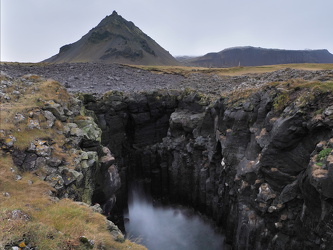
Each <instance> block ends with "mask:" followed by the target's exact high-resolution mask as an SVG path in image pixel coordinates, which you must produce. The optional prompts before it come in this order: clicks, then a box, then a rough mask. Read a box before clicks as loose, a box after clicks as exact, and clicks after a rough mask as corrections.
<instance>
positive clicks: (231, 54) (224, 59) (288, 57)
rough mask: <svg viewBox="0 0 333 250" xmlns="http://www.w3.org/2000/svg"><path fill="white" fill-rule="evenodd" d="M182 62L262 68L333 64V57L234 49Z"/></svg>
mask: <svg viewBox="0 0 333 250" xmlns="http://www.w3.org/2000/svg"><path fill="white" fill-rule="evenodd" d="M181 62H182V63H183V64H185V65H188V66H199V67H216V68H219V67H235V66H239V65H240V66H261V65H273V64H289V63H333V55H332V54H331V53H330V52H329V51H328V50H326V49H322V50H282V49H264V48H256V47H251V46H247V47H234V48H228V49H225V50H222V51H220V52H217V53H208V54H206V55H204V56H201V57H195V58H189V59H185V60H184V58H181Z"/></svg>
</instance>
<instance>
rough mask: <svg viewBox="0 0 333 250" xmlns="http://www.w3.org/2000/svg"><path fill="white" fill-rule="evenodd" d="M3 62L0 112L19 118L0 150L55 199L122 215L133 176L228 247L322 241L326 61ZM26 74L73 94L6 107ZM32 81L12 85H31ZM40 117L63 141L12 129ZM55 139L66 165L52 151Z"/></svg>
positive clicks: (332, 109) (313, 245)
mask: <svg viewBox="0 0 333 250" xmlns="http://www.w3.org/2000/svg"><path fill="white" fill-rule="evenodd" d="M1 66H2V67H1V70H2V71H3V72H5V74H7V75H8V76H6V75H5V76H3V77H4V78H3V79H4V81H2V85H1V86H2V88H1V93H0V95H1V102H2V103H4V104H3V106H1V108H2V112H4V110H5V111H6V114H8V115H7V116H6V117H10V120H8V121H14V120H17V121H18V124H21V125H20V126H22V127H15V126H14V127H13V126H9V125H7V126H9V127H8V128H3V127H2V134H3V137H2V141H1V143H2V152H3V154H4V155H7V158H8V159H12V160H13V164H14V165H15V166H16V168H17V170H16V171H19V173H21V172H29V173H33V174H34V175H36V176H38V177H39V178H42V179H43V180H46V181H47V182H48V183H50V185H52V187H53V188H54V195H55V196H57V197H58V198H64V197H68V198H71V199H74V200H77V201H85V202H86V203H88V204H89V205H93V204H95V203H98V204H100V205H101V207H102V208H103V209H104V213H105V214H107V215H109V211H111V215H110V217H109V218H110V219H112V220H113V221H116V222H118V223H120V224H121V217H119V216H117V215H118V212H121V211H122V209H123V208H125V207H126V203H127V187H128V184H129V183H130V181H131V180H133V179H137V178H140V179H144V180H145V181H146V182H147V184H148V185H149V186H150V187H151V191H152V194H153V195H154V197H155V198H158V199H163V200H165V201H169V202H175V203H182V204H185V205H189V206H192V207H194V208H195V209H196V210H198V211H201V212H202V213H205V214H206V215H208V216H210V217H211V218H213V219H214V220H215V221H216V222H217V223H218V225H219V226H220V227H221V228H222V229H223V230H224V232H225V234H226V237H227V243H228V244H229V245H231V246H232V248H233V249H239V250H241V249H242V250H243V249H257V250H264V249H276V250H277V249H330V247H331V245H332V243H333V237H332V235H333V231H332V228H333V217H332V210H333V203H332V198H333V188H332V187H333V179H332V173H331V172H332V169H331V168H332V167H333V158H332V156H333V154H332V150H333V141H332V140H333V134H332V129H333V94H332V93H333V71H332V70H319V71H302V70H294V69H283V70H279V71H275V72H270V73H262V74H249V75H240V76H219V75H204V74H201V73H198V72H196V71H193V73H192V74H189V75H188V76H187V77H184V76H183V75H167V74H153V73H151V72H148V71H144V70H142V69H138V68H131V67H127V66H119V65H113V64H112V65H100V64H88V63H84V64H58V65H15V64H2V65H1ZM26 74H40V75H42V76H43V77H46V78H49V77H52V78H54V79H56V80H57V81H59V82H61V83H62V84H63V85H64V86H66V88H67V90H69V91H70V92H72V93H73V95H74V96H76V99H73V100H72V99H70V98H69V97H68V99H67V101H65V100H64V99H63V97H64V96H66V94H65V93H66V91H65V89H64V88H62V91H59V90H57V89H54V90H53V91H52V89H51V86H59V85H57V84H56V83H54V82H53V83H52V84H51V83H50V82H48V83H47V84H49V85H47V86H49V87H50V89H49V91H52V92H55V93H57V95H58V98H55V97H53V102H50V101H46V97H43V95H41V96H36V98H37V99H36V100H35V101H37V104H38V105H37V108H36V109H33V110H29V109H28V110H26V111H25V112H24V113H22V112H11V111H9V110H10V109H8V107H9V106H11V105H13V104H15V102H16V101H15V100H18V101H19V100H22V99H24V98H21V99H20V96H21V94H23V93H24V92H25V91H27V90H24V89H25V88H26V87H22V85H20V86H21V87H18V88H11V87H10V86H11V84H10V83H11V81H12V80H11V78H10V77H18V76H22V75H26ZM33 78H34V77H32V75H28V77H25V78H22V79H23V80H19V82H21V83H22V84H23V86H24V85H26V86H30V85H31V86H32V89H30V90H29V91H34V93H35V92H36V93H37V92H38V91H37V89H33V87H34V85H33V84H31V82H33V81H32V79H33ZM25 79H26V80H25ZM38 88H39V89H40V87H38ZM57 88H59V87H57ZM63 91H64V92H63ZM30 93H31V92H30ZM34 93H31V94H34ZM43 93H44V94H45V93H48V91H46V92H43ZM60 97H61V98H60ZM24 100H25V99H24ZM69 100H72V101H69ZM75 100H76V101H75ZM30 111H31V112H32V113H29V112H30ZM47 111H48V112H50V113H51V114H52V115H53V116H51V115H50V113H48V112H47ZM82 112H83V113H82ZM21 115H22V116H23V118H22V116H21ZM53 117H55V118H53ZM2 119H3V118H2ZM8 119H9V118H8ZM8 121H7V123H8ZM51 121H54V124H53V125H51V124H52V122H51ZM59 122H60V123H59ZM7 123H6V124H7ZM1 124H3V123H1ZM38 126H39V127H40V128H41V127H43V126H45V127H47V126H51V128H53V127H54V126H55V127H54V129H57V130H60V129H59V128H60V127H61V128H62V129H61V132H60V133H58V135H59V136H62V139H61V140H60V139H59V140H58V141H56V142H57V143H56V144H55V145H54V144H52V142H51V141H48V140H49V139H48V140H46V139H47V138H48V137H46V136H45V135H43V136H38V135H36V136H34V135H33V134H32V133H30V134H31V141H32V143H30V140H26V141H28V143H26V144H24V145H25V146H24V145H20V143H18V141H20V140H19V139H18V138H19V137H18V136H15V135H16V134H17V133H18V132H19V131H17V129H18V128H19V129H21V130H22V129H28V131H36V130H37V131H38V130H39V128H38ZM13 138H15V139H13ZM51 138H52V137H51ZM55 138H57V137H55ZM15 140H16V141H15ZM21 141H22V140H21ZM21 143H22V142H21ZM58 144H59V145H58ZM52 145H54V146H52ZM56 145H58V147H56ZM59 147H60V148H61V149H62V150H63V151H60V152H62V153H63V154H66V155H71V154H72V155H73V158H75V159H77V160H75V161H73V163H72V164H73V166H72V167H70V164H71V162H72V161H71V158H65V159H64V160H61V161H60V162H59V161H56V159H55V160H52V159H53V158H54V156H53V152H54V151H55V152H56V151H57V150H56V149H57V148H59ZM73 148H74V149H75V150H74V149H73ZM70 152H73V153H70ZM58 154H59V153H58ZM8 161H9V160H8ZM66 163H67V164H68V165H69V166H67V165H66ZM40 167H44V168H45V171H41V172H42V173H40V174H39V172H40V171H39V168H40ZM85 171H86V172H85ZM15 174H16V173H15ZM15 174H14V176H15ZM73 176H74V177H73ZM75 176H76V177H75ZM67 177H68V178H69V179H68V181H67ZM11 178H15V177H11ZM59 183H60V184H61V185H59ZM66 183H67V184H66ZM2 189H3V190H1V191H3V193H6V191H5V190H4V187H2ZM7 198H8V197H7V196H6V195H4V197H3V198H2V199H7ZM78 237H79V236H78Z"/></svg>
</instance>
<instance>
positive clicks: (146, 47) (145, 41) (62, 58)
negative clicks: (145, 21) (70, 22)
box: [44, 11, 179, 65]
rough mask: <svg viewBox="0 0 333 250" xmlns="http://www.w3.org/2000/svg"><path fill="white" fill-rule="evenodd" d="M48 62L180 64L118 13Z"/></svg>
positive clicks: (61, 49) (68, 45)
mask: <svg viewBox="0 0 333 250" xmlns="http://www.w3.org/2000/svg"><path fill="white" fill-rule="evenodd" d="M44 62H50V63H64V62H102V63H115V62H117V63H127V64H138V65H178V64H179V63H178V61H177V60H176V59H175V58H173V57H172V55H171V54H170V53H169V52H168V51H166V50H165V49H163V48H162V47H161V46H160V45H158V44H157V43H156V42H155V41H154V40H153V39H151V38H150V37H149V36H147V35H146V34H144V33H143V32H142V31H141V30H140V29H139V28H138V27H136V26H135V25H134V24H133V23H132V22H129V21H126V20H125V19H124V18H123V17H122V16H120V15H118V13H117V12H116V11H113V13H112V15H110V16H107V17H105V18H104V19H103V20H102V21H101V22H100V23H99V24H98V25H97V26H96V27H95V28H93V29H92V30H90V31H89V32H88V33H87V34H86V35H84V36H83V37H82V38H81V39H80V40H79V41H77V42H75V43H72V44H67V45H65V46H62V47H61V48H60V50H59V53H58V54H57V55H55V56H53V57H51V58H49V59H46V60H45V61H44Z"/></svg>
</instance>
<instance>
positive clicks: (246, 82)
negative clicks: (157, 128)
mask: <svg viewBox="0 0 333 250" xmlns="http://www.w3.org/2000/svg"><path fill="white" fill-rule="evenodd" d="M1 71H3V72H5V73H6V74H8V75H10V76H14V77H19V76H22V75H26V74H36V75H40V76H43V77H45V78H52V79H54V80H57V81H59V82H61V83H62V84H64V86H65V87H66V88H67V89H68V91H70V92H86V93H96V94H103V93H105V92H106V91H110V90H118V91H123V92H140V91H152V90H158V89H184V88H194V89H198V90H200V91H203V92H205V93H210V94H218V93H221V92H225V91H230V90H234V89H243V88H248V87H251V88H260V86H262V84H264V83H267V82H276V81H285V80H288V79H293V78H303V79H306V80H320V81H326V80H333V70H321V71H303V70H295V69H289V68H287V69H283V70H278V71H274V72H270V73H263V74H249V75H241V76H232V77H231V76H218V75H203V74H200V73H193V74H191V75H190V76H189V77H188V78H185V77H183V76H181V75H171V74H155V73H151V72H149V71H145V70H141V69H137V68H131V67H129V66H123V65H119V64H98V63H71V64H69V63H63V64H47V65H38V64H8V63H1Z"/></svg>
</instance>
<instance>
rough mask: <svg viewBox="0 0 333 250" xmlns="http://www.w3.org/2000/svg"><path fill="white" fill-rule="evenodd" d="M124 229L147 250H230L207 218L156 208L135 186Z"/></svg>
mask: <svg viewBox="0 0 333 250" xmlns="http://www.w3.org/2000/svg"><path fill="white" fill-rule="evenodd" d="M125 229H126V234H127V238H129V239H131V240H133V241H136V242H138V243H140V244H142V245H144V246H146V247H147V248H148V249H149V250H221V249H222V250H226V249H229V248H228V247H226V246H225V245H224V236H223V235H222V234H221V233H218V232H217V231H216V230H214V227H213V226H212V223H210V222H209V220H208V219H205V218H204V217H203V216H201V215H199V214H198V213H196V212H194V211H193V209H189V208H185V207H183V206H163V205H159V204H157V203H156V202H154V201H153V200H152V198H151V196H150V195H149V194H147V193H146V192H144V191H143V188H141V187H140V186H137V185H136V186H135V188H133V187H132V188H131V192H130V193H129V203H128V211H127V212H126V213H125Z"/></svg>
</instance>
